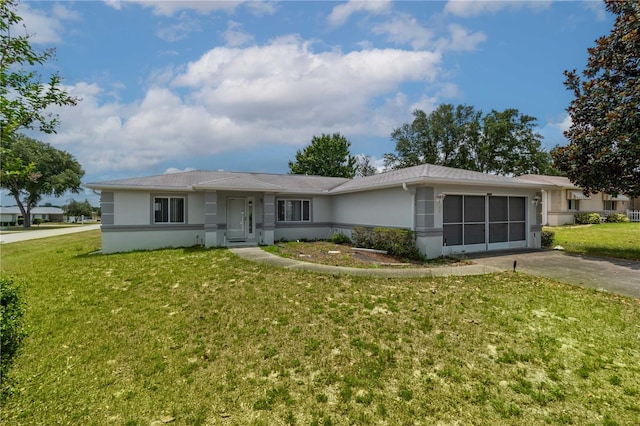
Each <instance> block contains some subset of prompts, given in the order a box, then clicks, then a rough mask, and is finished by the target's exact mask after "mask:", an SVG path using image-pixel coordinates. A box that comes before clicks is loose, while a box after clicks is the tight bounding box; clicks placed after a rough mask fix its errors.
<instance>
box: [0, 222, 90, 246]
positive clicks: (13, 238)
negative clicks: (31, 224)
mask: <svg viewBox="0 0 640 426" xmlns="http://www.w3.org/2000/svg"><path fill="white" fill-rule="evenodd" d="M96 229H100V224H97V225H76V226H69V227H64V228H60V229H42V230H35V231H33V230H31V231H25V232H14V233H12V234H0V244H10V243H17V242H19V241H27V240H35V239H38V238H47V237H55V236H56V235H66V234H75V233H76V232H84V231H93V230H96Z"/></svg>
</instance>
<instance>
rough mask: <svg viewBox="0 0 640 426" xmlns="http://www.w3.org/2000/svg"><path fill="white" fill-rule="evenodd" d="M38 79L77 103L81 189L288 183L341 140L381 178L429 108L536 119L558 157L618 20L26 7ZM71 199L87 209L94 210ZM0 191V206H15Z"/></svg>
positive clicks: (409, 7) (516, 4)
mask: <svg viewBox="0 0 640 426" xmlns="http://www.w3.org/2000/svg"><path fill="white" fill-rule="evenodd" d="M18 14H19V15H20V16H21V17H22V18H23V24H24V25H25V26H26V30H27V31H28V32H29V33H30V34H31V37H32V38H31V39H30V41H31V44H32V46H33V47H34V48H36V49H46V48H55V50H56V58H55V60H53V61H49V62H47V63H46V64H45V66H44V67H41V68H40V70H39V71H40V74H41V76H42V78H43V79H44V80H46V79H47V78H48V76H49V75H51V74H52V73H55V72H57V73H59V74H60V76H62V78H63V85H64V88H65V89H66V90H67V91H68V92H69V93H70V94H71V95H73V96H77V97H79V98H81V101H80V102H79V103H78V105H77V106H75V107H64V108H56V109H53V110H52V112H53V113H55V114H58V116H59V119H60V125H59V127H58V128H57V133H56V134H51V135H47V134H42V133H34V132H25V133H26V134H28V135H29V136H31V137H34V138H35V139H38V140H40V141H43V142H47V143H50V144H51V145H53V146H54V147H56V148H58V149H61V150H64V151H67V152H69V153H71V154H72V155H73V156H74V157H75V158H76V160H78V162H79V163H80V164H81V165H82V167H83V169H84V170H85V175H84V177H83V179H82V180H83V183H89V182H100V181H105V180H112V179H121V178H129V177H138V176H148V175H156V174H163V173H172V172H179V171H189V170H195V169H200V170H228V171H245V172H267V173H287V172H288V170H289V167H288V162H289V161H290V160H293V159H294V157H295V154H296V151H297V150H301V149H303V148H304V147H305V146H306V145H308V144H309V143H310V142H311V139H312V138H313V136H320V135H321V134H323V133H324V134H333V133H336V132H337V133H341V134H342V135H343V136H345V137H346V138H347V139H348V140H349V141H350V142H351V148H350V149H351V154H353V155H366V156H370V157H372V158H373V160H374V161H375V162H376V164H378V165H379V166H382V157H383V154H385V153H389V152H393V151H394V148H395V144H394V143H393V141H392V140H391V138H390V134H391V133H392V131H393V130H394V129H395V128H398V127H400V126H401V125H402V124H403V123H405V122H410V121H411V120H412V112H413V111H415V110H416V109H421V110H423V111H425V112H427V113H429V112H431V111H433V110H434V109H435V108H436V107H437V106H438V105H441V104H453V105H458V104H465V105H470V106H473V107H474V108H475V109H476V110H480V111H482V112H483V113H489V112H490V111H491V110H497V111H502V110H504V109H507V108H516V109H518V110H519V111H520V112H521V113H522V114H526V115H530V116H533V117H536V118H537V124H538V129H537V131H538V132H539V133H540V134H541V135H542V136H543V138H544V139H543V145H544V147H545V148H547V149H551V148H553V147H554V146H556V145H565V144H566V140H565V139H564V137H563V135H562V132H563V130H565V129H567V128H568V127H569V125H570V119H569V117H568V115H567V112H566V108H567V106H568V105H569V102H570V101H571V100H572V97H573V96H572V93H571V92H570V91H567V90H566V89H565V87H564V85H563V82H564V79H565V77H564V75H563V72H564V70H572V69H577V70H578V71H581V70H583V69H584V68H585V65H586V62H587V58H588V52H587V49H588V48H589V47H593V46H594V45H595V40H596V39H597V38H599V37H600V36H603V35H607V34H608V33H609V32H610V31H611V29H612V27H613V22H614V16H613V15H611V14H609V13H608V12H606V10H605V8H604V4H603V3H602V2H599V1H574V2H569V1H531V2H524V1H490V2H484V1H419V2H418V1H397V2H391V1H382V0H381V1H347V2H332V1H280V2H276V1H225V2H222V1H146V0H145V1H134V0H131V1H117V0H107V1H24V0H23V1H22V2H21V3H19V5H18ZM71 197H73V198H75V199H78V200H84V199H89V201H90V202H91V203H92V204H93V205H95V206H97V205H98V204H99V197H98V196H97V195H96V194H94V193H93V192H92V191H91V190H89V189H86V190H85V191H83V192H81V193H80V194H76V195H67V196H65V197H62V199H57V200H56V199H44V200H43V202H45V201H47V202H53V203H54V204H65V203H66V202H67V201H68V200H69V199H70V198H71ZM12 204H15V203H14V202H12V199H10V198H9V197H8V196H7V195H6V194H4V193H3V194H2V205H12Z"/></svg>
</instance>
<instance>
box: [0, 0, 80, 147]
mask: <svg viewBox="0 0 640 426" xmlns="http://www.w3.org/2000/svg"><path fill="white" fill-rule="evenodd" d="M16 5H17V2H16V1H15V0H0V18H1V20H0V139H1V140H3V141H4V140H5V139H7V138H12V137H13V136H14V135H16V134H17V133H18V132H19V131H20V130H21V129H35V130H39V131H41V132H44V133H53V132H54V131H55V128H56V125H57V124H58V117H57V115H55V114H53V113H52V112H51V110H50V109H49V107H50V106H54V105H58V106H63V105H75V104H76V103H77V102H78V99H77V98H75V97H72V96H69V94H68V93H67V92H66V91H65V90H63V89H62V88H61V77H60V75H59V74H57V73H54V74H52V75H50V76H49V78H48V79H47V81H45V82H43V81H42V79H41V76H40V74H39V73H38V72H37V71H36V68H37V67H39V66H42V65H44V64H45V63H46V62H47V61H49V60H50V59H53V57H54V53H55V51H54V50H53V49H48V50H44V51H42V52H39V51H37V50H35V49H34V48H33V47H32V46H31V44H30V43H29V38H30V36H29V34H28V33H27V32H26V29H25V28H24V26H22V25H21V22H22V18H21V17H20V16H18V14H17V13H16Z"/></svg>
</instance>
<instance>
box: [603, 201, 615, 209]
mask: <svg viewBox="0 0 640 426" xmlns="http://www.w3.org/2000/svg"><path fill="white" fill-rule="evenodd" d="M616 207H617V206H616V202H615V200H604V210H617V209H616Z"/></svg>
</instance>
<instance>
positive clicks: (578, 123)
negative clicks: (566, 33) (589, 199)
mask: <svg viewBox="0 0 640 426" xmlns="http://www.w3.org/2000/svg"><path fill="white" fill-rule="evenodd" d="M605 3H606V8H607V10H608V11H609V12H612V13H614V14H616V15H617V16H616V20H615V23H614V26H613V29H612V30H611V33H610V34H609V35H608V36H606V37H605V36H603V37H600V38H599V39H598V40H597V41H596V46H595V47H592V48H589V49H588V52H589V60H588V62H587V67H586V69H585V70H584V71H583V72H582V75H583V77H584V80H583V79H581V78H580V76H579V75H578V74H577V73H576V70H573V71H565V76H566V80H565V83H564V84H565V86H566V88H567V89H568V90H571V91H573V93H574V96H575V98H574V99H573V100H572V101H571V103H570V105H569V107H568V109H567V111H568V112H569V115H570V117H571V122H572V123H571V127H570V128H569V130H567V131H566V132H565V136H566V137H567V139H568V140H569V144H568V145H567V146H564V147H557V148H555V149H554V150H553V151H552V156H553V159H554V162H555V165H556V167H557V168H559V169H560V170H561V171H563V172H565V173H566V174H567V177H568V178H569V179H570V180H571V181H572V182H573V183H574V184H575V185H577V186H579V187H581V188H583V189H584V191H585V192H586V193H589V192H599V191H602V192H606V193H610V194H620V193H626V194H628V195H631V196H640V3H638V2H637V1H618V0H605Z"/></svg>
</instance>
